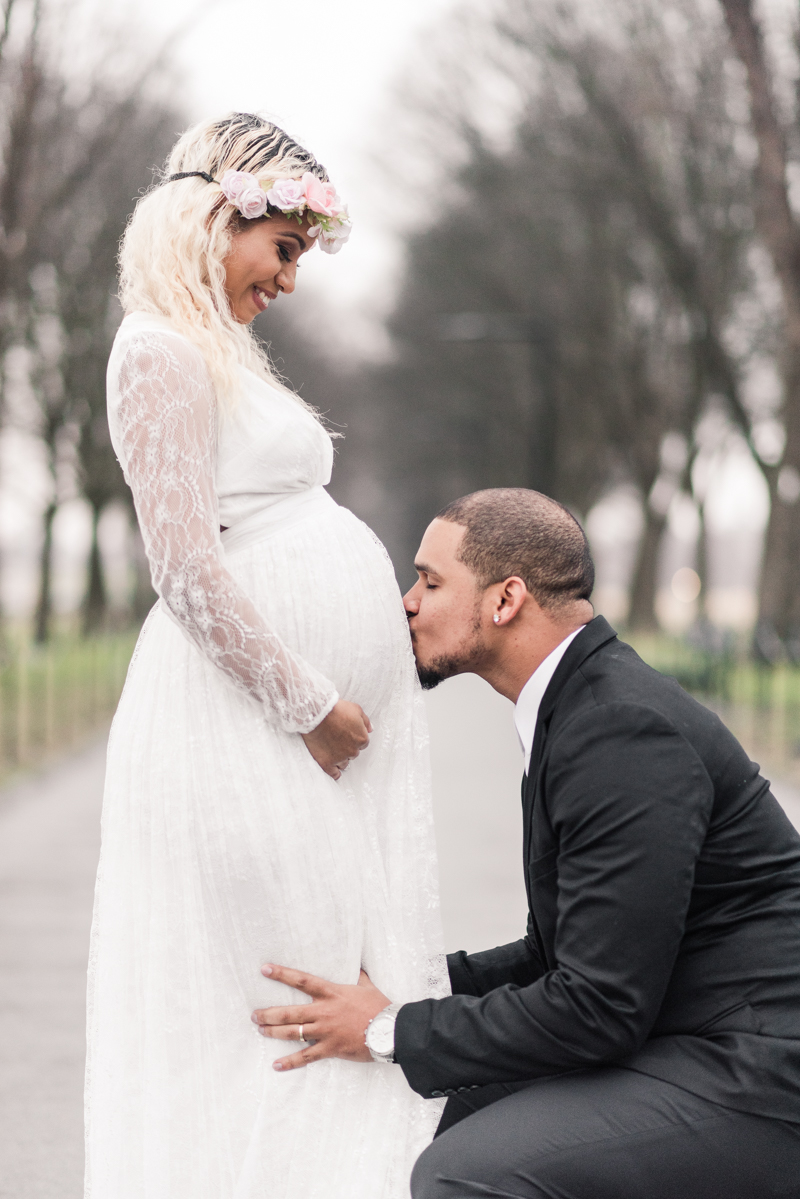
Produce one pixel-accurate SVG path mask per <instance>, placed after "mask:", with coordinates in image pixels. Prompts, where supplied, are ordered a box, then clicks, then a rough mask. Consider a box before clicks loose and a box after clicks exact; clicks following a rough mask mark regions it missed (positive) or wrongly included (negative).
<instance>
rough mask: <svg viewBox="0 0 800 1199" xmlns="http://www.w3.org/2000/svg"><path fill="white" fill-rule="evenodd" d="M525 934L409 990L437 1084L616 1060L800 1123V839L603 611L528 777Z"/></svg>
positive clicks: (415, 1058)
mask: <svg viewBox="0 0 800 1199" xmlns="http://www.w3.org/2000/svg"><path fill="white" fill-rule="evenodd" d="M523 813H524V859H523V862H524V869H525V881H526V885H527V892H528V903H529V908H530V917H529V922H528V932H527V936H525V937H524V938H523V939H522V940H520V941H517V942H514V943H513V944H511V945H506V946H503V947H501V948H499V949H493V950H489V951H487V952H485V953H477V954H471V955H467V954H465V953H457V954H453V955H451V956H450V958H449V959H448V961H449V966H450V975H451V981H452V984H453V991H454V994H453V996H451V997H449V998H447V999H438V1000H437V999H428V1000H423V1001H422V1002H420V1003H410V1004H406V1005H405V1006H403V1007H402V1008H401V1009H400V1012H399V1015H398V1018H397V1025H396V1030H395V1041H396V1057H397V1060H398V1061H399V1063H400V1065H401V1067H402V1068H403V1070H404V1072H405V1075H406V1077H407V1079H408V1081H409V1083H410V1084H411V1086H412V1087H413V1088H414V1090H416V1091H418V1092H419V1093H420V1094H421V1095H424V1096H426V1097H432V1096H437V1095H442V1094H453V1093H455V1092H456V1091H458V1090H460V1089H465V1088H469V1087H475V1086H483V1085H486V1084H488V1083H496V1082H516V1081H521V1080H528V1079H536V1078H541V1077H544V1076H547V1075H554V1074H560V1073H563V1072H565V1071H570V1070H576V1069H586V1068H591V1067H597V1066H602V1065H605V1064H616V1065H619V1066H624V1067H627V1068H628V1069H631V1070H636V1071H639V1072H641V1073H644V1074H648V1075H651V1076H654V1077H656V1078H660V1079H665V1080H667V1081H669V1082H673V1083H676V1084H677V1085H679V1086H681V1087H684V1088H685V1089H686V1090H688V1091H692V1092H694V1093H695V1094H698V1095H701V1096H704V1097H705V1098H707V1099H711V1100H713V1101H716V1102H718V1103H721V1104H724V1105H726V1106H728V1107H732V1108H736V1109H738V1110H741V1111H746V1112H751V1113H754V1114H757V1115H763V1116H768V1117H779V1118H782V1119H787V1120H794V1121H797V1122H800V836H798V834H797V833H796V832H795V830H794V829H793V828H792V826H791V824H790V823H789V821H788V819H787V817H786V816H785V814H784V812H783V811H782V809H781V808H780V806H779V805H778V803H777V801H776V800H775V799H774V797H773V796H772V795H771V793H770V790H769V784H768V782H767V781H766V780H765V779H763V778H761V776H760V775H759V773H758V767H757V766H756V765H755V764H754V763H752V762H750V761H749V759H748V758H747V756H746V754H745V753H744V751H743V750H742V748H741V746H740V745H739V743H738V742H737V741H736V739H735V738H734V737H733V736H732V734H731V733H730V732H728V730H727V729H726V728H725V726H724V725H723V724H722V723H721V721H720V720H719V719H718V718H717V717H716V716H715V715H713V713H711V712H710V711H709V710H708V709H707V708H705V707H703V706H702V705H701V704H699V703H697V702H696V701H695V700H694V699H692V698H691V697H690V696H689V695H687V694H686V693H685V692H684V691H683V690H682V689H681V688H680V687H679V686H678V684H677V683H676V682H675V681H674V680H672V679H669V678H665V677H664V676H663V675H660V674H658V673H657V672H656V671H655V670H652V669H651V668H650V667H649V666H646V665H645V663H644V662H642V660H641V659H640V658H639V657H638V655H637V654H636V653H635V652H634V651H633V650H632V649H631V648H630V646H628V645H625V644H623V643H622V642H620V641H618V640H617V637H616V634H615V633H614V630H613V629H612V628H611V627H610V626H609V625H608V624H607V622H606V621H605V620H604V619H603V618H602V617H596V618H595V619H594V620H593V621H592V622H591V623H590V624H589V625H587V626H586V628H585V629H584V630H583V631H582V632H581V633H580V634H579V635H578V636H577V637H576V638H575V640H574V641H573V642H572V644H571V645H570V646H569V648H568V649H567V652H566V653H565V655H564V657H563V659H562V660H561V662H560V664H559V666H558V668H557V670H556V672H555V674H554V676H553V678H552V680H551V682H550V685H549V687H548V688H547V691H546V693H545V695H544V698H543V700H542V704H541V707H540V710H539V719H538V722H537V727H536V736H535V739H534V744H533V751H532V754H531V762H530V768H529V772H528V775H527V778H526V780H524V782H523Z"/></svg>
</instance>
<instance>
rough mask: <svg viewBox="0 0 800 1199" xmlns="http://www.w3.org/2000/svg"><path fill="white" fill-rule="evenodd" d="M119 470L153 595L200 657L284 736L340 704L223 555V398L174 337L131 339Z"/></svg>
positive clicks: (124, 367) (122, 382)
mask: <svg viewBox="0 0 800 1199" xmlns="http://www.w3.org/2000/svg"><path fill="white" fill-rule="evenodd" d="M118 385H119V412H118V416H119V434H120V449H121V454H120V456H121V458H122V465H123V468H124V470H125V476H126V479H127V481H128V484H129V486H130V488H131V490H132V492H133V498H134V503H135V505H136V514H137V516H138V518H139V524H140V526H141V530H142V536H143V538H144V543H145V548H146V550H147V557H148V560H149V563H150V570H151V574H152V578H153V586H154V587H155V589H156V591H157V593H158V595H159V596H160V597H161V600H162V601H163V602H164V604H166V606H167V608H168V610H169V611H170V612H171V614H172V616H173V617H174V618H175V620H176V621H177V622H178V623H179V624H180V626H181V628H182V629H183V630H184V632H185V633H186V634H187V635H188V637H189V638H190V639H191V641H192V642H194V644H195V645H196V646H197V648H198V649H199V650H200V652H201V653H202V654H203V655H204V656H205V657H206V658H207V659H208V660H209V661H210V662H213V663H214V665H215V666H217V667H219V669H220V670H222V671H224V672H225V674H226V675H227V676H228V678H229V679H231V680H232V681H233V683H235V684H236V686H237V687H238V688H239V689H240V690H242V691H246V692H247V693H248V695H251V696H253V697H254V698H255V699H256V700H259V701H260V702H261V703H262V704H264V705H265V707H266V708H267V709H268V710H269V711H270V712H271V713H272V714H274V718H275V719H276V720H277V722H278V723H279V724H280V725H281V727H282V728H283V729H285V730H286V731H287V732H297V733H307V732H309V731H310V730H311V729H313V728H316V726H317V725H318V724H319V723H320V721H321V720H322V719H323V718H324V717H325V716H326V715H327V714H328V712H330V710H331V708H332V707H333V706H334V704H335V703H336V701H337V699H338V695H337V693H336V690H335V688H334V686H333V684H332V683H330V682H329V681H328V679H326V678H324V677H323V676H322V675H321V674H320V673H319V672H318V671H316V670H314V669H313V668H312V667H311V666H309V665H308V664H307V663H306V662H304V661H303V660H302V658H299V657H297V656H296V655H295V654H293V653H292V652H291V651H290V650H289V649H288V648H287V647H286V646H285V645H284V644H283V643H282V641H281V640H280V638H279V637H278V636H277V634H276V633H275V632H274V631H273V630H272V629H271V628H270V627H269V625H268V624H267V623H266V622H265V621H264V619H263V618H262V617H261V616H260V614H259V613H258V611H257V610H256V608H255V607H254V605H253V604H252V602H251V601H250V600H249V599H248V597H247V596H246V595H245V593H244V592H243V591H242V589H241V588H240V587H239V585H238V584H237V583H236V581H235V580H234V578H233V577H232V576H231V574H230V572H229V571H228V570H227V569H226V568H225V566H224V564H223V561H222V557H221V554H220V550H221V542H220V539H219V515H218V505H217V496H216V492H215V489H214V472H215V455H216V423H215V419H216V418H215V413H216V397H215V394H214V389H213V386H212V383H211V379H210V377H209V374H208V369H207V367H206V365H205V362H204V360H203V358H202V355H201V354H200V353H199V351H197V350H195V349H194V347H192V346H191V345H189V344H188V343H187V342H186V341H184V339H183V338H181V337H179V336H177V335H171V334H170V333H168V332H164V333H158V334H152V333H151V334H147V335H142V336H140V337H138V338H135V339H134V340H132V342H131V343H130V345H129V346H128V348H127V350H126V352H125V354H124V357H123V359H122V363H121V367H120V370H119V378H118Z"/></svg>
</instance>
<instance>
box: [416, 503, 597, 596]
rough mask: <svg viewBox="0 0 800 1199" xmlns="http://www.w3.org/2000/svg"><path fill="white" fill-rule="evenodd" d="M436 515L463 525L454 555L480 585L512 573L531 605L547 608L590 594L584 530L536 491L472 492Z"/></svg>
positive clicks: (590, 567) (591, 566) (591, 583)
mask: <svg viewBox="0 0 800 1199" xmlns="http://www.w3.org/2000/svg"><path fill="white" fill-rule="evenodd" d="M436 519H437V520H447V521H450V522H451V523H453V524H457V525H464V527H465V528H466V533H465V534H464V539H463V540H462V542H461V545H460V547H459V551H458V559H459V561H461V562H463V563H464V565H465V566H467V567H468V568H469V569H470V570H471V571H472V573H473V574H474V575H475V577H476V579H477V581H478V585H479V586H480V587H489V586H491V584H492V583H502V581H503V580H504V579H508V578H510V577H511V576H512V575H517V576H518V577H519V578H521V579H522V580H523V582H524V583H525V586H526V587H527V588H528V591H529V592H530V593H531V595H532V596H533V598H534V599H535V600H536V602H537V604H539V605H540V606H541V607H542V608H545V609H549V610H551V611H552V610H555V609H558V608H562V607H564V606H565V605H567V604H569V603H572V602H574V601H576V600H588V598H589V596H590V595H591V594H592V588H593V587H594V563H593V562H592V556H591V554H590V552H589V543H588V541H587V540H586V534H585V533H584V531H583V529H582V528H581V526H580V525H579V524H578V522H577V520H576V519H575V517H574V516H573V515H572V513H571V512H569V511H568V510H567V509H566V508H565V507H564V506H563V505H562V504H558V503H556V501H555V500H551V499H550V497H549V496H546V495H542V494H541V492H539V491H530V490H528V488H526V487H492V488H490V489H489V490H487V491H473V492H472V494H471V495H465V496H462V498H461V499H459V500H454V501H453V503H452V504H448V505H447V507H446V508H443V509H442V511H441V512H440V513H438V515H437V517H436Z"/></svg>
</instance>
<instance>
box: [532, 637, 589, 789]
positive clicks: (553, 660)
mask: <svg viewBox="0 0 800 1199" xmlns="http://www.w3.org/2000/svg"><path fill="white" fill-rule="evenodd" d="M585 628H586V625H581V627H580V628H579V629H575V631H574V633H570V634H569V636H568V637H565V638H564V640H563V641H562V642H561V643H560V645H557V646H556V648H555V649H554V650H553V651H552V653H549V654H548V655H547V657H546V658H545V660H544V661H543V662H540V663H539V665H538V666H537V667H536V669H535V670H534V672H533V674H532V675H531V677H530V678H529V679H528V681H527V683H526V684H525V686H524V687H523V688H522V690H521V691H520V693H519V697H518V698H517V703H516V707H515V708H514V724H515V725H516V726H517V736H518V737H519V743H520V745H521V746H522V752H523V754H524V755H525V773H526V774H527V773H528V767H529V766H530V763H531V750H532V749H533V737H534V734H535V732H536V721H537V719H538V717H539V705H540V704H541V702H542V700H543V698H544V693H545V691H546V690H547V686H548V683H549V682H550V680H551V679H552V677H553V675H554V674H555V672H556V667H557V666H558V664H559V662H560V661H561V659H562V658H563V657H564V654H565V653H566V652H567V649H568V647H569V646H570V645H571V643H572V642H573V641H574V640H575V638H576V637H577V636H578V633H580V632H582V631H583V629H585Z"/></svg>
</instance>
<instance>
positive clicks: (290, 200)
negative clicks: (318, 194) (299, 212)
mask: <svg viewBox="0 0 800 1199" xmlns="http://www.w3.org/2000/svg"><path fill="white" fill-rule="evenodd" d="M305 198H306V197H305V190H304V188H303V184H302V183H301V181H300V180H299V179H278V181H277V182H276V183H273V185H272V187H271V188H270V189H269V191H268V192H267V203H268V204H271V205H272V207H273V208H280V210H281V212H292V210H293V209H295V208H303V207H304V205H305Z"/></svg>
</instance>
